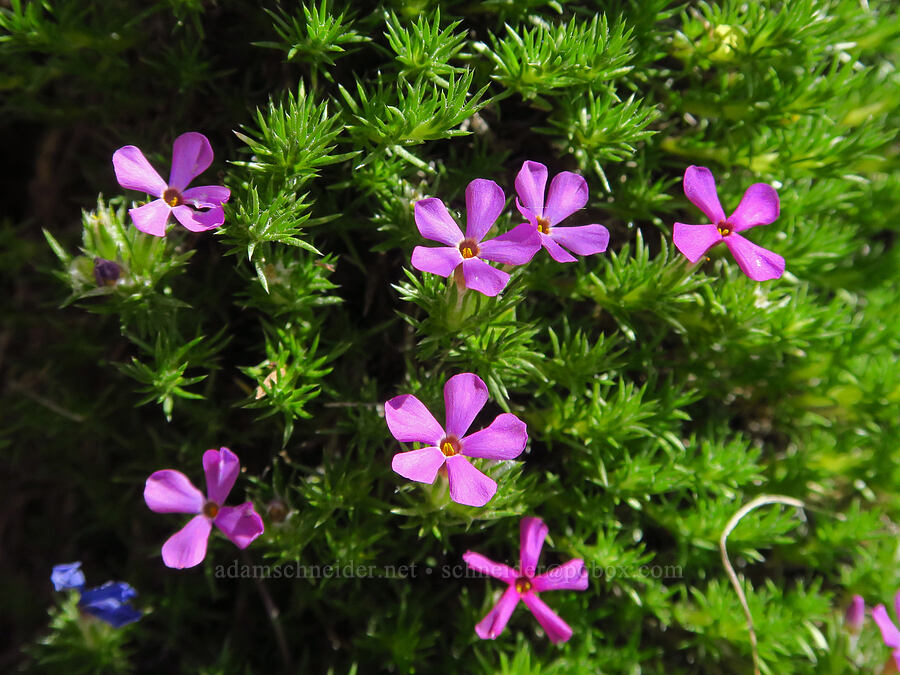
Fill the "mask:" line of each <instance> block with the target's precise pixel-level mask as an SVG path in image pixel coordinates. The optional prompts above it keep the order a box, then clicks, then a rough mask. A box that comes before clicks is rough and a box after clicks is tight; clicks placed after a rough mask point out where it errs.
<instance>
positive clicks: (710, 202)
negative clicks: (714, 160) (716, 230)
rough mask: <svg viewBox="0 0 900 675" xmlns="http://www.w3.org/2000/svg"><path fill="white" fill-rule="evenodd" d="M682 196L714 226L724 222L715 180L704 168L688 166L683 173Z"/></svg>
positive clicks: (723, 212) (723, 213) (710, 172)
mask: <svg viewBox="0 0 900 675" xmlns="http://www.w3.org/2000/svg"><path fill="white" fill-rule="evenodd" d="M684 195H685V197H687V198H688V199H690V200H691V203H692V204H693V205H694V206H696V207H697V208H698V209H700V210H701V211H703V213H704V215H705V216H706V217H707V218H709V220H710V222H711V223H713V224H714V225H716V224H718V223H720V222H721V221H723V220H725V211H723V210H722V205H721V204H720V203H719V193H718V192H717V191H716V179H715V178H713V175H712V171H710V170H709V169H707V168H706V167H705V166H689V167H688V168H687V170H686V171H685V172H684Z"/></svg>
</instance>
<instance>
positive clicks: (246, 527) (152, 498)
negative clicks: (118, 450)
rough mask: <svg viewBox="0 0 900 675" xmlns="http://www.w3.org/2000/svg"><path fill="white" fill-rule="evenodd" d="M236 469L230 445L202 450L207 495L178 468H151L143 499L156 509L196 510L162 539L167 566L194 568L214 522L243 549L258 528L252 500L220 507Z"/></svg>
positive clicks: (258, 532) (203, 553) (259, 520)
mask: <svg viewBox="0 0 900 675" xmlns="http://www.w3.org/2000/svg"><path fill="white" fill-rule="evenodd" d="M240 470H241V464H240V461H239V460H238V458H237V455H235V454H234V453H233V452H232V451H231V450H229V449H228V448H221V449H219V450H207V451H206V452H204V453H203V471H204V473H205V474H206V497H204V496H203V493H202V492H200V490H198V489H197V488H195V487H194V486H193V484H192V483H191V481H190V480H189V479H188V477H187V476H185V475H184V474H183V473H181V472H180V471H173V470H172V469H165V470H163V471H156V472H154V473H153V474H151V476H150V477H149V478H148V479H147V484H146V485H145V486H144V501H145V502H147V506H149V507H150V510H151V511H156V512H157V513H196V514H197V515H196V516H194V517H193V518H192V519H191V520H190V521H188V524H187V525H185V526H184V527H183V528H182V529H181V530H179V531H178V532H176V533H175V534H173V535H172V536H171V537H169V539H168V540H167V541H166V543H165V544H163V547H162V558H163V562H164V563H165V564H166V566H167V567H176V568H178V569H181V568H184V567H193V566H194V565H198V564H200V563H201V562H202V561H203V559H204V558H205V557H206V542H207V540H208V539H209V533H210V532H211V531H212V526H213V525H215V526H216V527H218V528H219V529H220V530H221V531H222V532H223V533H224V534H225V536H226V537H228V538H229V539H230V540H231V541H232V542H234V544H235V546H237V547H238V548H247V547H248V546H249V545H250V542H252V541H253V540H254V539H256V538H257V537H258V536H259V535H261V534H262V532H263V521H262V518H260V516H259V514H258V513H257V512H256V511H255V510H254V509H253V504H252V503H251V502H245V503H243V504H241V505H240V506H223V504H224V502H225V499H226V498H227V497H228V493H229V492H231V488H232V487H233V486H234V481H235V480H237V476H238V473H239V472H240Z"/></svg>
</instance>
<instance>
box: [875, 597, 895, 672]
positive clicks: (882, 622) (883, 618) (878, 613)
mask: <svg viewBox="0 0 900 675" xmlns="http://www.w3.org/2000/svg"><path fill="white" fill-rule="evenodd" d="M894 609H895V610H896V611H897V616H898V618H900V591H898V592H897V594H896V595H895V596H894ZM872 618H873V619H875V623H876V624H878V628H880V629H881V638H882V639H883V640H884V644H885V645H886V646H888V647H890V648H891V649H893V650H894V651H893V653H892V654H891V655H892V656H893V657H894V665H895V666H896V668H897V671H900V630H897V626H895V625H894V622H893V621H891V618H890V617H889V616H888V613H887V609H885V607H884V605H878V606H877V607H876V608H875V609H873V610H872ZM885 672H887V670H885Z"/></svg>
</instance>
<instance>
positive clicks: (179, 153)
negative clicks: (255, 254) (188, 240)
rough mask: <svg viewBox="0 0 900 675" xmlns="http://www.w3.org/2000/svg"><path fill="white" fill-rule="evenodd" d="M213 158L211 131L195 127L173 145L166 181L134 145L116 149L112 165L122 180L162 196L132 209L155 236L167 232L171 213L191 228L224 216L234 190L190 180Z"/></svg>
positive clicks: (207, 227) (202, 228)
mask: <svg viewBox="0 0 900 675" xmlns="http://www.w3.org/2000/svg"><path fill="white" fill-rule="evenodd" d="M212 161H213V151H212V146H210V144H209V140H207V138H206V136H204V135H203V134H199V133H197V132H195V131H189V132H188V133H186V134H181V136H179V137H178V138H176V139H175V143H174V144H173V145H172V171H171V173H170V174H169V182H168V183H166V181H164V180H163V179H162V178H161V177H160V175H159V174H158V173H156V170H155V169H154V168H153V167H152V166H150V162H148V161H147V158H146V157H144V154H143V153H142V152H141V151H140V150H138V149H137V148H136V147H135V146H133V145H126V146H125V147H124V148H119V149H118V150H116V152H115V153H114V154H113V167H114V168H115V170H116V180H118V181H119V185H121V186H122V187H123V188H127V189H129V190H138V191H140V192H146V193H147V194H150V195H153V196H154V197H158V199H156V200H154V201H152V202H150V203H149V204H144V205H143V206H139V207H137V208H136V209H129V211H128V214H129V215H130V216H131V219H132V220H133V221H134V224H135V227H137V229H139V230H140V231H141V232H146V233H147V234H152V235H153V236H154V237H164V236H166V225H167V224H168V222H169V214H174V215H175V218H176V219H177V220H178V222H179V223H181V224H182V225H184V226H185V227H186V228H187V229H189V230H190V231H191V232H205V231H206V230H211V229H213V228H216V227H219V225H221V224H222V223H224V222H225V211H224V210H223V208H222V204H224V203H225V202H227V201H228V198H229V197H230V196H231V191H230V190H229V189H228V188H227V187H222V186H221V185H204V186H202V187H194V188H188V185H189V184H190V182H191V181H192V180H194V179H195V178H196V177H197V176H199V175H200V174H201V173H203V172H204V171H206V170H207V169H208V168H209V165H210V164H212Z"/></svg>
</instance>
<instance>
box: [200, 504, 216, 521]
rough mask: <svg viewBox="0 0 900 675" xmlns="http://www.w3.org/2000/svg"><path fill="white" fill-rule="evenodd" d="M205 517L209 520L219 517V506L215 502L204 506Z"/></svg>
mask: <svg viewBox="0 0 900 675" xmlns="http://www.w3.org/2000/svg"><path fill="white" fill-rule="evenodd" d="M203 515H204V516H206V517H207V518H215V517H216V516H217V515H219V505H218V504H216V503H215V502H206V503H205V504H204V505H203Z"/></svg>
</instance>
